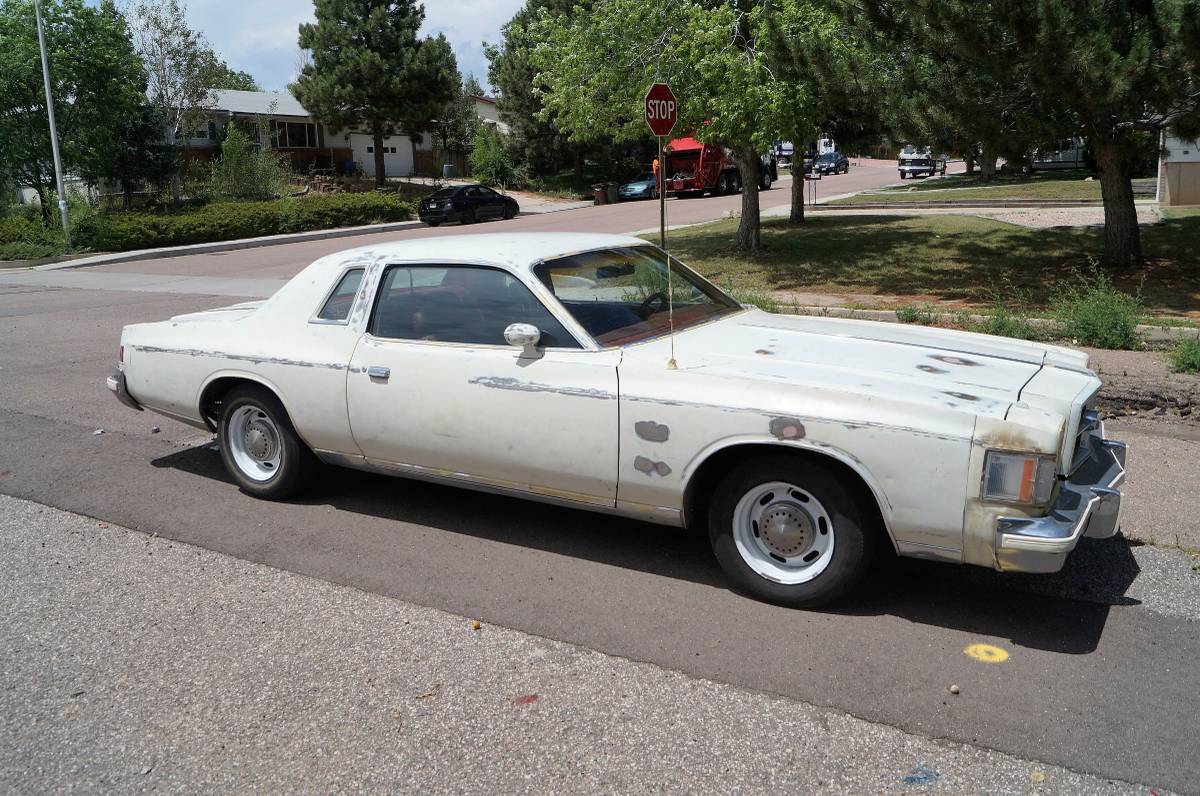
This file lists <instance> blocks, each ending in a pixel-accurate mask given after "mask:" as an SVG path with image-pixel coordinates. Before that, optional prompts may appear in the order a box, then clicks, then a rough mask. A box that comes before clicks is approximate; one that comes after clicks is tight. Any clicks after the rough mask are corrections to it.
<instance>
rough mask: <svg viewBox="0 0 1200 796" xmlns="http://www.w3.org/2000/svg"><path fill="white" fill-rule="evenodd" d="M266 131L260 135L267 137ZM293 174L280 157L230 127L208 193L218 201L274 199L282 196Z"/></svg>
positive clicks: (239, 129)
mask: <svg viewBox="0 0 1200 796" xmlns="http://www.w3.org/2000/svg"><path fill="white" fill-rule="evenodd" d="M266 134H267V131H266V130H265V129H262V130H260V131H259V135H260V136H262V135H266ZM290 181H291V170H290V169H289V168H288V166H287V164H286V163H285V162H284V158H283V156H282V155H280V154H279V153H277V152H275V151H273V150H271V149H269V148H267V147H265V146H264V147H257V146H255V145H254V143H253V142H252V141H251V140H250V136H248V135H247V134H246V133H245V132H244V131H243V130H242V128H241V127H239V126H238V125H236V124H229V125H227V126H226V128H225V140H224V141H222V142H221V156H220V157H218V158H217V160H216V161H215V162H214V163H213V164H212V172H211V174H210V175H209V180H208V186H207V189H208V190H207V193H208V195H209V196H211V197H212V198H214V199H271V198H274V197H276V196H280V195H282V194H283V193H284V192H285V191H286V190H287V186H288V183H289V182H290Z"/></svg>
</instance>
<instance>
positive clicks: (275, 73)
mask: <svg viewBox="0 0 1200 796" xmlns="http://www.w3.org/2000/svg"><path fill="white" fill-rule="evenodd" d="M424 5H425V25H424V27H423V28H422V33H423V34H426V35H436V34H438V33H444V34H445V35H446V38H447V39H449V40H450V44H451V46H453V47H454V54H455V57H456V58H457V59H458V68H459V71H461V72H462V73H463V76H464V77H465V76H466V75H467V74H468V73H473V74H474V75H475V77H476V78H477V79H478V80H479V82H480V83H482V84H483V85H484V86H487V84H488V83H487V58H486V57H484V54H483V42H484V41H488V42H496V41H498V40H499V38H500V28H501V27H502V26H503V25H504V23H506V22H508V20H510V19H512V16H513V14H515V13H516V12H517V10H518V9H519V8H520V7H521V6H522V5H523V0H425V3H424ZM187 18H188V24H189V25H190V26H191V27H192V28H193V29H195V30H198V31H200V32H202V33H203V34H204V35H205V37H206V38H207V39H208V40H209V42H210V43H211V44H212V46H213V49H214V50H215V51H216V53H217V55H218V56H220V57H221V58H223V59H224V60H225V61H226V62H227V63H228V64H229V65H230V66H231V67H233V68H234V69H240V70H243V71H246V72H249V73H250V74H251V75H253V76H254V79H255V80H256V81H257V82H258V84H259V85H260V86H262V87H263V88H264V89H268V90H282V89H284V88H286V86H287V84H288V83H289V82H291V81H292V79H293V78H294V77H295V75H296V72H297V71H298V68H299V67H298V65H299V63H300V49H299V47H298V46H297V44H296V40H297V37H298V35H299V34H298V27H299V25H300V23H301V22H311V21H312V19H313V6H312V3H311V2H307V1H306V0H187Z"/></svg>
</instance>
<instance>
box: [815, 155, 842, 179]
mask: <svg viewBox="0 0 1200 796" xmlns="http://www.w3.org/2000/svg"><path fill="white" fill-rule="evenodd" d="M813 168H815V169H816V170H817V172H818V173H819V174H846V173H848V172H849V171H850V160H849V159H848V158H847V157H846V156H845V155H843V154H842V153H841V152H826V153H825V154H824V155H821V156H819V157H818V158H817V159H816V161H815V163H814V164H813Z"/></svg>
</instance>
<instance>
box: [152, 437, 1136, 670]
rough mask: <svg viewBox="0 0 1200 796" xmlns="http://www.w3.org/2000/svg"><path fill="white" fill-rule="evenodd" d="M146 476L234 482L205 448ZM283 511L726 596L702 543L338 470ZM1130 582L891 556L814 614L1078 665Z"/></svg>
mask: <svg viewBox="0 0 1200 796" xmlns="http://www.w3.org/2000/svg"><path fill="white" fill-rule="evenodd" d="M153 465H154V466H155V467H159V468H169V469H174V470H179V471H182V472H186V473H189V474H192V475H197V476H201V477H204V478H208V479H212V480H216V481H221V482H224V483H227V484H229V483H232V482H231V479H230V478H229V476H228V475H227V473H226V472H225V469H224V467H223V465H222V463H221V460H220V456H219V455H218V454H217V453H216V452H215V451H213V450H210V449H209V448H208V446H201V447H193V448H189V449H186V450H182V451H179V452H177V453H173V454H171V455H169V456H164V457H162V458H159V459H156V460H154V461H153ZM241 499H245V500H251V498H249V497H244V498H241ZM291 505H292V506H294V507H307V506H312V507H316V506H329V507H332V508H334V509H336V510H338V511H345V512H350V513H353V514H358V515H362V516H366V517H374V518H378V519H382V520H390V521H399V522H405V523H412V524H416V525H421V526H424V527H427V528H430V529H433V530H439V531H445V532H448V533H452V534H460V535H464V536H470V537H475V538H478V539H486V540H489V541H494V542H501V543H504V544H508V545H517V546H521V547H526V548H530V549H536V550H542V551H546V552H550V553H554V554H557V555H562V556H570V557H573V558H579V559H583V560H588V561H594V562H597V563H601V564H605V565H608V566H615V567H621V568H625V569H631V570H636V571H640V572H646V573H649V574H653V575H658V576H662V577H668V578H674V579H679V580H685V581H689V582H692V583H698V584H702V585H705V586H710V587H715V588H718V589H727V590H729V585H728V581H727V580H726V579H725V577H724V576H723V575H722V573H721V571H720V569H719V567H718V565H717V563H716V560H715V559H714V558H713V556H712V553H711V551H710V549H709V546H708V540H707V538H706V535H705V534H703V533H691V532H686V531H680V530H676V529H671V528H667V527H663V526H657V525H652V524H649V523H642V522H637V521H634V520H627V519H622V518H614V517H609V516H605V515H602V514H597V513H593V512H588V511H579V510H572V509H566V508H560V507H556V506H550V505H545V504H540V503H534V502H530V501H526V500H519V499H516V498H508V497H501V496H497V495H490V494H486V493H478V492H472V491H469V490H464V489H456V488H453V487H446V486H439V485H436V484H427V483H424V482H420V481H414V480H410V479H404V478H390V477H387V476H382V475H374V474H370V473H362V472H358V471H353V470H346V469H341V468H336V467H329V468H326V470H325V471H324V472H323V473H322V476H321V477H320V478H319V479H318V483H317V485H316V486H314V487H313V489H312V490H311V492H310V493H309V494H308V495H306V496H305V497H304V498H301V499H298V500H295V501H292V502H291ZM314 532H319V531H314ZM452 546H453V545H448V546H447V549H450V548H451V547H452ZM339 551H340V552H344V553H345V555H347V556H350V557H353V556H355V555H358V551H355V550H352V549H346V550H344V551H341V550H340V548H339ZM1138 573H1139V569H1138V566H1137V562H1136V561H1135V559H1134V558H1133V555H1132V553H1131V552H1130V550H1129V545H1128V542H1127V541H1126V540H1125V539H1124V538H1122V537H1120V536H1117V537H1114V538H1112V539H1105V540H1095V539H1084V540H1082V541H1081V543H1080V545H1079V548H1078V549H1077V550H1076V551H1075V553H1074V554H1072V556H1071V557H1070V558H1069V559H1068V561H1067V565H1066V567H1064V569H1063V571H1062V572H1059V573H1057V574H1054V575H1039V576H1033V575H1020V574H1005V573H999V572H993V571H991V570H985V569H982V568H978V567H955V566H954V565H947V564H937V563H933V562H927V561H918V560H913V559H898V558H896V557H895V556H894V555H893V554H890V553H889V554H882V555H880V556H879V557H878V558H877V560H876V562H875V563H874V565H873V566H872V568H871V570H870V572H869V573H868V575H867V576H866V578H864V581H863V583H862V584H861V585H860V586H859V587H858V588H857V589H856V590H855V591H854V592H852V593H851V594H850V595H849V596H848V597H846V598H844V599H843V600H842V601H840V602H839V603H837V604H835V605H833V606H829V607H827V608H825V609H823V612H824V613H827V614H831V615H844V616H874V615H892V616H896V617H899V618H902V619H905V620H908V621H910V622H914V623H917V624H922V625H930V626H935V627H940V628H947V629H953V630H958V631H963V632H966V633H972V634H982V635H987V636H996V637H1001V638H1005V639H1009V640H1010V641H1011V642H1012V643H1013V644H1015V645H1018V646H1022V647H1027V648H1030V649H1038V650H1046V651H1051V652H1059V653H1064V654H1073V655H1077V654H1086V653H1089V652H1092V651H1094V650H1095V649H1096V647H1097V644H1098V643H1099V640H1100V637H1101V635H1102V634H1103V631H1104V626H1105V623H1106V621H1107V618H1108V613H1109V610H1110V609H1111V607H1112V606H1127V605H1136V604H1138V601H1136V600H1133V599H1131V598H1128V597H1126V596H1124V595H1125V592H1126V591H1127V590H1128V588H1129V586H1130V584H1132V583H1133V581H1134V579H1136V578H1137V576H1138ZM730 591H732V590H730Z"/></svg>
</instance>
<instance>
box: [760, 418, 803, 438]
mask: <svg viewBox="0 0 1200 796" xmlns="http://www.w3.org/2000/svg"><path fill="white" fill-rule="evenodd" d="M768 428H769V429H770V431H771V436H773V437H775V439H804V434H805V431H804V424H803V423H801V422H800V420H799V419H797V418H795V417H772V418H771V423H770V425H769V426H768Z"/></svg>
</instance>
